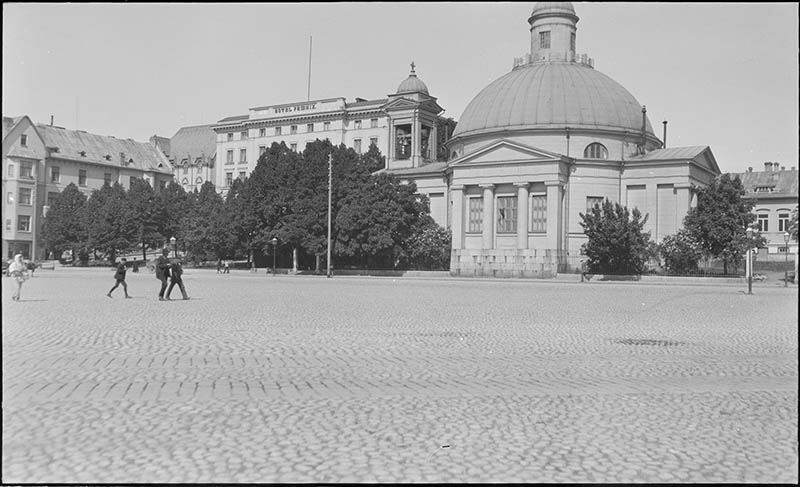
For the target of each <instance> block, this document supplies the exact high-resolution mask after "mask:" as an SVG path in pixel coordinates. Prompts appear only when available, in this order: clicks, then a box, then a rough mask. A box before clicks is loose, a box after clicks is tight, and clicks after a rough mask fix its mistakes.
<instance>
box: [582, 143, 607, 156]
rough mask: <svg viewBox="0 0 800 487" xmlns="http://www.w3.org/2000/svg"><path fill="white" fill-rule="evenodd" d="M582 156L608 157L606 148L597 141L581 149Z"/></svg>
mask: <svg viewBox="0 0 800 487" xmlns="http://www.w3.org/2000/svg"><path fill="white" fill-rule="evenodd" d="M583 157H585V158H587V159H608V150H606V147H605V146H604V145H603V144H601V143H599V142H592V143H591V144H589V145H587V146H586V148H585V149H584V150H583Z"/></svg>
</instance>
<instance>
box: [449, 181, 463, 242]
mask: <svg viewBox="0 0 800 487" xmlns="http://www.w3.org/2000/svg"><path fill="white" fill-rule="evenodd" d="M450 195H451V198H452V213H451V215H452V216H451V217H450V232H451V233H452V234H453V244H452V248H453V249H454V250H458V249H461V248H463V246H464V186H463V185H453V186H451V187H450Z"/></svg>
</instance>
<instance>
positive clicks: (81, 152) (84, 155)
mask: <svg viewBox="0 0 800 487" xmlns="http://www.w3.org/2000/svg"><path fill="white" fill-rule="evenodd" d="M78 154H80V155H81V157H86V151H85V150H82V151H78Z"/></svg>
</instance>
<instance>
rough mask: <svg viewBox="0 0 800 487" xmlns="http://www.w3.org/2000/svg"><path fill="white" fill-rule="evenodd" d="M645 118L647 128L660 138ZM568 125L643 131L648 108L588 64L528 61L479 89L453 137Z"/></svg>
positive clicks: (650, 132)
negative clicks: (643, 106)
mask: <svg viewBox="0 0 800 487" xmlns="http://www.w3.org/2000/svg"><path fill="white" fill-rule="evenodd" d="M645 120H646V122H645V123H646V125H645V127H646V132H647V133H648V134H650V135H651V136H655V134H653V128H652V126H651V125H650V121H649V120H647V119H646V117H645ZM564 127H570V128H586V129H601V130H613V131H620V132H624V131H628V132H636V133H639V132H641V127H642V106H641V105H640V104H639V102H638V101H636V98H634V97H633V95H631V93H630V92H628V90H626V89H625V88H624V87H623V86H622V85H620V84H619V83H617V82H616V81H614V80H613V79H611V78H610V77H608V76H606V75H605V74H603V73H601V72H599V71H597V70H595V69H594V68H591V67H589V66H587V65H585V64H581V63H570V62H551V63H540V64H528V65H525V66H522V67H519V68H517V69H514V70H513V71H511V72H510V73H508V74H506V75H505V76H502V77H501V78H499V79H497V80H495V81H494V82H492V83H491V84H489V86H487V87H486V88H484V89H483V90H482V91H481V92H480V93H478V95H477V96H475V98H473V100H472V101H471V102H470V103H469V105H467V108H466V109H465V110H464V113H463V115H462V116H461V118H460V120H459V121H458V124H457V125H456V129H455V131H454V132H453V137H458V136H470V135H479V134H485V133H492V132H500V131H509V130H510V131H513V130H525V129H549V128H561V129H563V128H564Z"/></svg>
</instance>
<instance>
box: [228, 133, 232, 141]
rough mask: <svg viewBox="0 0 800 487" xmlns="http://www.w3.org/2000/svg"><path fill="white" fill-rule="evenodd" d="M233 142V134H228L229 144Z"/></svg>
mask: <svg viewBox="0 0 800 487" xmlns="http://www.w3.org/2000/svg"><path fill="white" fill-rule="evenodd" d="M232 140H233V132H231V133H229V134H228V142H231V141H232Z"/></svg>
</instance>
